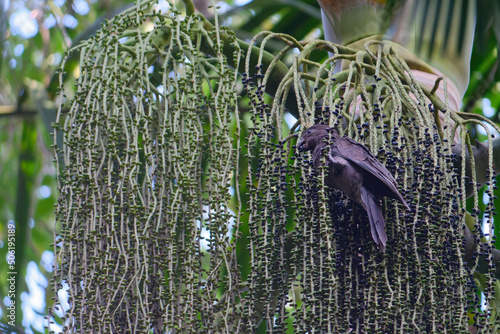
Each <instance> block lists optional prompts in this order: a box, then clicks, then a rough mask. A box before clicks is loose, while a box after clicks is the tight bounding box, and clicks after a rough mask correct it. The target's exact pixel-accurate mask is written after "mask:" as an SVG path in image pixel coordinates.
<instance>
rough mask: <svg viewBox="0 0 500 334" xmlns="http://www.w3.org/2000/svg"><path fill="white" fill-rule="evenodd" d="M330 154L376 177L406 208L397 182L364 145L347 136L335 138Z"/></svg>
mask: <svg viewBox="0 0 500 334" xmlns="http://www.w3.org/2000/svg"><path fill="white" fill-rule="evenodd" d="M330 154H332V155H333V156H340V157H342V158H344V159H346V160H347V161H349V162H351V163H353V164H355V165H357V166H358V167H360V168H361V169H363V170H364V171H366V172H368V173H370V174H371V175H373V176H374V177H376V178H377V179H378V180H379V181H380V182H382V183H383V184H384V185H386V186H387V188H388V190H389V191H390V192H391V193H392V194H393V195H394V196H391V197H394V198H396V199H399V200H400V201H401V203H403V204H404V205H405V206H406V207H407V208H408V204H407V203H406V201H405V200H404V198H403V196H402V195H401V194H400V193H399V190H398V184H397V182H396V180H395V179H394V177H393V176H392V174H391V173H390V172H389V171H388V170H387V168H385V166H384V165H382V164H381V163H380V161H378V160H377V158H375V157H374V156H373V154H372V153H371V152H370V150H368V149H367V148H366V147H365V146H364V145H362V144H360V143H358V142H356V141H354V140H352V139H351V138H348V137H344V138H336V139H335V140H334V141H333V144H332V145H331V148H330Z"/></svg>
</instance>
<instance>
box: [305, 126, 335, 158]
mask: <svg viewBox="0 0 500 334" xmlns="http://www.w3.org/2000/svg"><path fill="white" fill-rule="evenodd" d="M329 133H333V134H334V136H335V135H338V132H337V129H335V128H330V127H329V126H327V125H325V124H316V125H313V126H311V127H310V128H308V129H307V130H305V131H304V132H303V133H302V137H300V140H299V142H298V143H297V148H298V149H299V151H312V150H314V149H315V148H316V146H318V145H322V146H324V145H325V142H324V139H325V137H327V136H328V134H329Z"/></svg>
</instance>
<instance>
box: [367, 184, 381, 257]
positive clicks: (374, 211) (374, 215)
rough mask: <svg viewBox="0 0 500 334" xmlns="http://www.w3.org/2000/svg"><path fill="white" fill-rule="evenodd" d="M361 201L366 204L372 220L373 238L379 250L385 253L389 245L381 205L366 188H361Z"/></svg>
mask: <svg viewBox="0 0 500 334" xmlns="http://www.w3.org/2000/svg"><path fill="white" fill-rule="evenodd" d="M361 199H362V200H363V202H364V204H365V205H364V206H365V209H366V212H367V213H368V219H369V220H370V229H371V232H372V237H373V240H374V241H375V243H376V244H377V247H378V249H380V250H381V251H382V252H385V245H386V244H387V234H386V233H385V220H384V215H383V213H382V208H381V207H380V204H379V203H378V201H377V200H376V198H375V197H374V196H373V194H372V193H370V192H369V191H368V190H367V189H366V188H365V187H361Z"/></svg>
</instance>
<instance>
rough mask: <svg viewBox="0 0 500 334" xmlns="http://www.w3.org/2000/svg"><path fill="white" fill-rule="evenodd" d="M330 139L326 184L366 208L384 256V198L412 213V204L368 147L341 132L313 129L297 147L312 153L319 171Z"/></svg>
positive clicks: (320, 128) (316, 126) (323, 126)
mask: <svg viewBox="0 0 500 334" xmlns="http://www.w3.org/2000/svg"><path fill="white" fill-rule="evenodd" d="M329 133H331V137H330V135H329ZM329 138H331V141H330V142H329V144H330V152H329V153H328V154H327V155H326V163H327V164H328V173H329V174H328V177H327V178H326V179H325V183H326V184H327V185H328V186H329V187H331V188H335V189H338V190H340V191H342V192H343V193H344V194H346V195H347V196H348V197H349V198H350V199H351V200H353V201H355V202H357V203H359V204H361V205H362V206H363V208H364V209H365V210H366V212H367V213H368V219H369V220H370V227H371V233H372V237H373V240H374V241H375V243H376V244H377V247H378V248H379V249H380V250H381V251H383V252H384V251H385V246H386V244H387V234H386V233H385V221H384V215H383V213H382V208H381V205H380V199H381V198H382V197H383V196H388V197H391V198H394V199H397V200H399V201H401V203H403V204H404V205H405V207H406V208H408V209H409V207H408V204H406V201H405V200H404V198H403V196H401V194H400V193H399V191H398V188H397V183H396V180H394V177H393V176H392V175H391V173H390V172H389V171H388V170H387V169H386V168H385V167H384V165H382V164H381V163H380V162H379V161H378V160H377V159H376V158H375V157H374V156H373V154H372V153H371V152H370V151H369V150H368V149H367V148H366V147H365V146H364V145H362V144H360V143H358V142H356V141H354V140H352V139H351V138H348V137H344V138H341V137H340V135H339V134H338V132H337V129H335V128H330V127H328V126H326V125H324V124H316V125H313V126H311V127H310V128H309V129H307V130H306V131H305V132H304V133H303V134H302V138H301V139H300V140H299V142H298V144H297V147H298V149H299V150H300V151H312V159H313V165H314V167H315V168H318V167H319V165H320V163H321V157H322V156H323V153H322V152H323V149H324V148H325V147H326V146H327V144H328V143H327V142H326V141H325V140H328V139H329Z"/></svg>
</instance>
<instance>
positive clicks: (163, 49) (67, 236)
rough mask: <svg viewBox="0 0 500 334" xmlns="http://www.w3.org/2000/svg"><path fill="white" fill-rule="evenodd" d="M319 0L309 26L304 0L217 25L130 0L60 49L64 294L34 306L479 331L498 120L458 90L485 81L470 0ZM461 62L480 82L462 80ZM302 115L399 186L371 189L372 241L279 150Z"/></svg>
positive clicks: (358, 328)
mask: <svg viewBox="0 0 500 334" xmlns="http://www.w3.org/2000/svg"><path fill="white" fill-rule="evenodd" d="M481 5H482V4H478V6H481ZM491 5H492V7H491V8H492V10H491V11H490V14H492V15H498V12H499V10H498V8H497V7H498V6H497V5H496V4H495V3H494V2H491ZM321 6H322V8H323V11H324V14H323V16H324V26H325V36H326V37H327V39H328V40H327V41H322V40H315V39H307V38H308V37H309V38H310V37H312V36H314V34H315V33H316V32H315V29H317V27H318V23H319V21H318V17H319V11H318V9H317V7H316V6H315V5H314V3H313V2H311V1H308V2H300V3H299V2H292V3H287V4H283V3H274V2H260V1H253V2H251V3H249V4H247V5H245V6H244V7H243V9H248V10H251V11H254V12H255V15H253V16H251V17H249V18H247V20H246V21H244V20H242V21H241V22H244V23H241V24H240V25H237V24H236V25H235V26H234V29H233V30H229V29H226V28H219V24H220V22H224V21H227V22H230V19H231V18H232V19H234V20H236V19H235V16H234V12H231V11H228V12H226V13H225V14H222V15H220V16H215V17H214V18H213V20H212V21H211V22H210V21H208V20H207V19H205V17H204V16H202V15H200V14H199V13H196V12H195V10H194V5H193V4H192V3H191V2H189V1H186V2H185V7H186V8H185V10H184V9H182V10H179V9H178V8H176V7H175V6H172V5H171V6H168V8H163V11H162V12H159V11H158V8H157V7H155V6H154V5H153V4H152V3H150V2H140V3H139V4H138V5H137V6H136V7H133V8H130V9H129V10H126V11H125V12H123V13H121V14H120V15H118V16H116V17H115V18H114V19H113V20H111V21H108V22H106V23H105V27H106V29H103V30H101V31H99V32H97V33H96V35H95V36H93V37H91V38H89V39H88V40H86V41H84V42H83V43H81V44H79V45H77V46H75V47H74V48H73V49H72V50H71V51H70V53H69V55H68V56H67V57H66V58H65V60H64V62H63V64H62V66H61V68H62V71H61V72H60V73H59V79H60V82H61V93H60V97H61V98H62V99H63V103H62V104H61V106H60V108H59V112H58V116H57V120H56V136H54V138H55V140H54V145H55V147H56V149H57V155H56V160H57V165H58V171H59V176H58V182H59V191H60V198H59V202H58V206H57V210H56V215H57V221H58V223H59V224H60V232H59V233H58V237H57V240H56V245H55V249H54V252H55V254H56V257H57V258H58V260H59V261H60V263H59V266H58V270H57V272H56V275H55V278H54V280H53V288H54V290H55V291H57V290H59V289H61V287H62V286H63V284H67V285H69V295H70V298H69V305H70V306H69V309H64V311H63V312H62V313H61V311H60V309H61V308H63V306H62V302H63V301H62V300H61V299H58V300H57V301H56V303H55V304H54V305H53V307H52V309H51V312H50V314H51V316H52V317H53V318H52V319H53V320H54V321H56V322H59V323H61V322H62V323H64V324H65V326H66V327H65V331H66V332H89V331H91V332H93V331H95V332H97V331H99V332H123V331H126V330H129V331H133V332H146V331H153V332H164V331H165V330H167V331H171V332H280V333H282V332H312V331H317V332H332V333H337V332H350V331H353V332H384V333H385V332H396V331H399V332H414V331H426V332H453V333H457V332H464V333H465V332H469V319H471V320H470V323H471V325H472V326H473V328H474V330H477V329H479V330H481V331H483V332H494V331H495V330H496V326H495V321H496V319H497V317H496V304H495V291H496V282H495V275H496V272H495V266H494V263H495V262H496V256H497V253H496V250H495V244H494V243H495V239H494V238H491V237H489V238H488V237H485V236H484V235H483V234H482V231H483V230H482V228H481V226H480V225H481V223H482V222H483V221H487V220H488V219H489V221H490V224H492V215H493V214H494V207H495V204H496V203H495V199H494V196H493V195H494V194H493V188H494V165H495V160H496V158H497V156H498V155H497V154H495V152H496V147H497V144H496V143H497V141H496V140H494V139H493V137H492V136H491V135H490V132H489V131H491V130H490V129H496V128H497V127H496V125H495V123H494V122H493V121H490V120H488V119H486V118H485V117H484V116H481V115H480V114H477V113H473V112H471V109H473V106H475V103H474V102H473V101H474V100H477V99H478V98H480V97H482V96H485V97H492V96H494V95H495V89H494V87H491V86H492V83H493V82H497V81H498V74H497V73H496V72H494V65H493V63H494V61H497V60H494V61H491V60H490V59H488V58H486V57H483V58H482V59H481V58H480V57H479V58H480V59H478V58H477V57H478V56H477V55H478V54H480V53H481V51H482V50H481V49H479V48H477V49H473V51H472V57H471V56H470V52H471V51H470V50H471V47H472V42H473V38H477V39H478V40H479V39H480V38H481V37H482V38H487V37H488V41H491V40H495V38H494V37H492V36H487V35H486V34H485V33H483V32H482V30H481V29H482V28H481V26H480V25H479V26H478V28H477V31H481V34H479V35H478V34H476V37H474V34H473V29H474V19H473V16H474V11H473V10H471V8H472V7H474V6H475V4H474V2H472V1H466V0H464V1H456V2H453V1H442V2H432V1H425V2H418V3H417V2H412V1H407V2H401V3H400V2H391V1H388V2H387V3H385V2H383V4H382V2H380V1H355V2H347V1H346V2H335V1H334V2H332V3H330V4H328V3H323V2H322V3H321ZM336 6H340V7H336ZM495 6H497V7H495ZM332 8H333V9H335V10H333V11H332ZM337 8H340V9H337ZM493 9H494V10H493ZM304 13H305V14H304ZM419 13H422V15H418V14H419ZM457 13H462V14H461V15H457ZM483 13H484V12H480V11H478V14H483ZM424 14H425V15H424ZM239 15H240V17H243V18H244V17H245V13H244V12H243V14H239ZM273 15H274V17H279V20H277V21H276V22H277V23H274V22H273V20H272V19H269V18H270V17H273ZM408 18H409V19H408ZM438 18H439V19H440V20H438ZM443 18H444V19H443ZM438 21H439V22H446V24H443V23H441V24H438V23H434V22H438ZM457 22H458V23H457ZM464 22H465V24H463V23H464ZM478 22H479V20H478ZM485 22H486V20H485V21H483V22H481V23H485ZM460 24H463V26H461V25H460ZM262 25H264V26H266V25H267V26H268V27H269V28H270V30H273V31H274V33H271V32H266V31H264V32H257V31H256V30H257V29H258V27H259V26H262ZM231 28H233V26H231ZM495 29H497V27H496V26H492V27H490V28H489V30H487V31H488V33H492V31H495ZM497 30H498V29H497ZM109 31H110V32H111V33H110V32H109ZM243 31H247V34H245V33H244V32H243ZM284 31H286V32H288V34H284V33H283V32H284ZM427 31H429V33H427ZM417 32H423V33H421V34H420V33H417ZM252 35H254V37H251V36H252ZM249 36H250V37H249ZM497 36H498V35H497ZM238 37H240V38H238ZM246 37H249V38H248V39H244V38H246ZM416 37H418V38H416ZM302 39H306V40H307V41H306V42H301V41H300V40H302ZM490 43H491V42H490ZM493 49H494V46H493V47H492V46H491V45H489V44H487V47H486V49H485V50H486V51H483V52H485V53H486V54H487V53H488V52H491V50H493ZM457 50H458V52H457ZM76 55H77V56H78V57H79V59H80V63H79V65H78V66H79V68H80V71H79V72H80V75H79V76H78V77H75V78H74V77H72V76H71V72H69V71H67V72H66V73H65V72H64V70H65V69H66V70H67V69H69V68H74V66H75V62H74V59H75V58H76ZM450 57H453V58H450ZM475 57H476V58H475ZM444 59H453V61H452V62H449V61H448V62H445V61H444ZM470 59H472V62H471V60H470ZM496 59H497V58H496ZM469 63H472V67H473V68H474V66H479V65H478V63H479V64H481V65H483V67H484V69H483V71H484V73H489V72H491V76H490V77H491V78H494V79H491V84H490V83H487V82H486V81H479V80H476V79H475V78H474V79H473V80H471V84H472V87H473V88H469V90H468V91H467V92H466V85H465V81H466V80H467V78H468V75H469V74H468V72H469V71H468V69H467V66H468V64H469ZM495 76H496V77H495ZM73 82H76V88H73ZM474 85H475V86H474ZM471 89H472V90H471ZM464 94H465V98H464V101H466V102H467V103H464V105H465V108H468V110H467V111H468V112H467V113H465V112H460V111H459V107H460V100H461V99H462V97H463V95H464ZM285 120H288V123H290V124H288V123H287V122H285ZM294 121H296V123H295V124H293V123H294ZM318 122H324V123H328V124H330V125H336V126H337V127H339V128H340V129H341V132H342V133H343V134H346V135H348V136H350V137H352V138H354V139H355V140H357V141H359V142H362V143H364V144H365V145H366V146H367V147H369V149H370V150H371V152H372V153H373V154H374V155H375V156H377V158H378V159H379V160H380V161H381V162H382V163H383V164H384V165H385V166H386V167H387V168H388V169H389V171H390V172H391V173H392V174H393V175H394V176H395V178H396V180H397V182H398V184H399V187H400V192H401V193H402V195H403V196H404V197H405V199H406V201H407V202H408V203H409V204H410V210H406V209H404V208H403V207H402V206H400V205H398V204H397V203H396V202H394V201H392V200H387V201H384V203H383V204H384V213H385V217H386V221H387V231H388V236H389V241H388V245H387V251H386V252H385V253H382V252H380V251H378V250H377V248H376V246H375V245H374V243H373V242H372V240H371V237H370V232H369V228H367V226H368V223H367V217H366V214H365V212H364V210H363V209H362V208H361V207H359V206H358V205H356V204H355V203H353V202H351V201H350V200H349V199H347V198H346V197H345V195H343V194H342V193H340V192H338V191H335V190H334V189H328V187H326V186H325V185H324V178H325V176H326V175H327V173H328V171H327V170H326V169H320V170H315V169H314V168H312V166H311V164H310V163H309V158H310V157H308V156H304V155H303V154H299V153H298V152H296V150H295V147H294V144H295V142H296V137H295V136H294V135H293V133H294V131H296V130H297V129H298V133H299V135H300V134H301V133H302V132H303V129H304V128H305V127H308V126H309V125H311V124H313V123H318ZM485 124H488V125H489V126H484V125H485ZM299 125H300V127H299ZM483 127H484V129H485V131H486V133H487V135H486V136H485V135H483V137H481V135H480V131H479V130H480V129H482V128H483ZM467 130H469V132H467ZM474 136H477V137H479V138H480V139H482V140H484V139H486V140H487V141H486V143H484V144H481V143H474V145H471V143H473V139H474ZM453 154H455V156H453ZM469 180H472V181H473V182H472V183H471V182H469ZM485 183H486V184H488V187H487V189H484V190H482V191H481V192H480V191H479V189H478V188H480V186H482V185H483V184H485ZM483 194H486V195H488V201H487V202H486V203H482V202H481V201H480V199H482V198H483ZM468 197H470V199H469V200H466V199H467V198H468ZM467 226H468V228H467ZM464 231H465V232H464ZM471 231H473V232H471ZM479 288H480V289H481V291H482V292H483V293H484V297H483V300H484V301H486V303H485V304H484V306H483V309H484V310H481V309H480V304H481V297H480V296H479V295H478V294H476V292H477V291H478V289H479ZM58 308H59V311H58V310H57V309H58ZM62 314H64V316H63V317H61V315H62Z"/></svg>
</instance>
